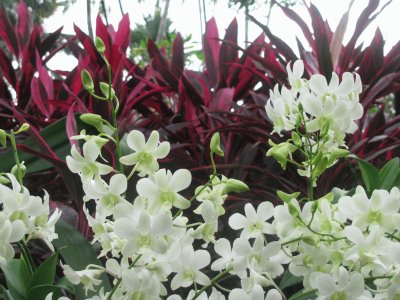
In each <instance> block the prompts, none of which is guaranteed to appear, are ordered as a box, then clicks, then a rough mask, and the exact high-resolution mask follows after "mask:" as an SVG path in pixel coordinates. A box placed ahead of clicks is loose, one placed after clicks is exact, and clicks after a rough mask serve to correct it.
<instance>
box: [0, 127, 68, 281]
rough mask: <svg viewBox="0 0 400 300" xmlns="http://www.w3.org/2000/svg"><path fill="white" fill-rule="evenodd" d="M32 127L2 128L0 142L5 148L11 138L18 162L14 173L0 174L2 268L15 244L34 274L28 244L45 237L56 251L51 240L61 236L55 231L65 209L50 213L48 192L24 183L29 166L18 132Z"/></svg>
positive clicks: (12, 256)
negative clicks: (33, 191) (22, 158)
mask: <svg viewBox="0 0 400 300" xmlns="http://www.w3.org/2000/svg"><path fill="white" fill-rule="evenodd" d="M28 129H29V125H27V124H23V125H22V126H21V128H20V129H19V130H18V131H17V132H14V131H13V130H11V131H10V133H7V132H5V131H4V130H0V144H1V145H2V146H3V147H5V146H6V143H7V141H8V140H9V141H10V143H11V145H12V150H13V152H14V156H15V158H16V163H17V164H16V165H15V166H14V168H13V169H12V170H11V172H10V173H0V208H1V210H0V267H2V266H5V265H6V264H7V262H9V261H10V260H12V259H13V258H14V256H15V249H14V247H13V246H14V245H17V246H18V248H19V250H20V252H21V255H22V256H23V257H24V259H25V260H26V262H27V267H28V268H29V269H30V272H31V273H32V272H33V264H32V258H31V256H30V254H29V251H28V248H27V243H28V242H29V241H31V240H34V239H41V240H42V241H43V242H45V243H46V245H47V246H48V247H49V248H50V249H51V250H52V251H54V247H53V245H52V243H51V242H52V241H53V240H54V239H56V238H57V233H55V231H54V230H55V224H56V222H57V221H58V219H59V218H60V216H61V211H60V210H59V209H57V208H56V209H55V210H54V212H52V214H50V206H49V195H48V193H47V192H46V191H44V196H43V198H42V197H40V196H33V195H31V194H30V192H29V190H28V189H27V188H26V187H25V186H24V185H23V178H24V175H25V169H26V168H25V166H24V164H23V163H20V162H19V159H18V155H17V149H16V143H15V135H17V134H19V133H21V132H24V131H27V130H28Z"/></svg>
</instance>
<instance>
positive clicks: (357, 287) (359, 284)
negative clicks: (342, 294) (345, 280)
mask: <svg viewBox="0 0 400 300" xmlns="http://www.w3.org/2000/svg"><path fill="white" fill-rule="evenodd" d="M346 291H347V292H349V293H350V294H351V296H352V297H359V296H361V295H362V294H363V293H364V278H363V276H362V275H361V274H360V273H353V274H352V275H351V277H350V284H349V285H348V287H347V288H346Z"/></svg>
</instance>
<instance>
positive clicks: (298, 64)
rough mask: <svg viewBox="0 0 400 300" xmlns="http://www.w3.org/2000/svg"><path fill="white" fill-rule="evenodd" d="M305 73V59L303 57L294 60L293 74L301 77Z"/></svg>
mask: <svg viewBox="0 0 400 300" xmlns="http://www.w3.org/2000/svg"><path fill="white" fill-rule="evenodd" d="M303 73H304V64H303V61H302V60H301V59H298V60H296V61H295V62H294V65H293V75H294V77H296V78H301V76H303Z"/></svg>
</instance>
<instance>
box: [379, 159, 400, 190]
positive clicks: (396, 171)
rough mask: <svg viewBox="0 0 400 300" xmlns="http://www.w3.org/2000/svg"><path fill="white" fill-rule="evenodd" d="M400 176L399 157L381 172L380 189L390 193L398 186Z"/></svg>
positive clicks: (387, 164)
mask: <svg viewBox="0 0 400 300" xmlns="http://www.w3.org/2000/svg"><path fill="white" fill-rule="evenodd" d="M399 176H400V159H399V158H398V157H396V158H393V159H391V160H390V161H388V162H387V163H386V164H385V165H384V166H383V168H382V169H381V170H380V171H379V186H378V187H379V188H380V189H384V190H387V191H390V190H391V189H392V188H393V187H394V186H396V185H397V183H398V181H399Z"/></svg>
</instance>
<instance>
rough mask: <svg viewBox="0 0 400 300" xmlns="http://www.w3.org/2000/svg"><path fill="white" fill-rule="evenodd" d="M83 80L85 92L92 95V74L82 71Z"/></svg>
mask: <svg viewBox="0 0 400 300" xmlns="http://www.w3.org/2000/svg"><path fill="white" fill-rule="evenodd" d="M81 79H82V84H83V87H84V88H85V90H87V91H88V92H90V93H91V92H93V91H94V84H93V79H92V76H90V73H89V72H88V71H87V70H86V69H83V70H82V72H81Z"/></svg>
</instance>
